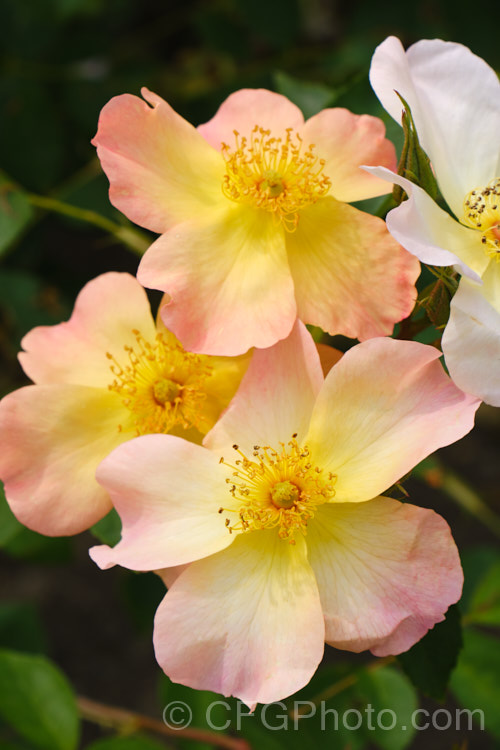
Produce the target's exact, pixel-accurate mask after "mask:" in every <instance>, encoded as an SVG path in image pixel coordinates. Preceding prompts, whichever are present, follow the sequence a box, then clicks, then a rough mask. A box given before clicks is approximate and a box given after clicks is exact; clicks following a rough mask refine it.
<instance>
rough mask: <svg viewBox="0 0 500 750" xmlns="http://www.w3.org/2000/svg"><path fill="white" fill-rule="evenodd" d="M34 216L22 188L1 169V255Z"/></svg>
mask: <svg viewBox="0 0 500 750" xmlns="http://www.w3.org/2000/svg"><path fill="white" fill-rule="evenodd" d="M32 217H33V209H32V207H31V205H30V203H29V201H28V199H27V198H26V196H25V194H24V193H23V191H22V190H20V189H19V188H17V187H16V185H15V184H14V183H13V182H12V180H11V179H10V178H9V177H8V176H7V175H6V174H5V173H4V172H1V171H0V256H1V255H2V254H3V253H4V252H5V251H6V250H8V249H9V247H10V245H11V244H12V243H13V242H14V241H15V240H17V238H18V237H19V236H20V235H21V233H22V232H23V230H24V229H25V227H26V226H27V225H28V223H29V222H30V220H31V218H32Z"/></svg>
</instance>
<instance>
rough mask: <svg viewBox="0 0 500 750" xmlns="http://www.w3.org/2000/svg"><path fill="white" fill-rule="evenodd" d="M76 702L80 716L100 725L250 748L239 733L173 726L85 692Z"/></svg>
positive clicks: (227, 748)
mask: <svg viewBox="0 0 500 750" xmlns="http://www.w3.org/2000/svg"><path fill="white" fill-rule="evenodd" d="M77 705H78V710H79V712H80V716H81V717H82V718H83V719H85V720H86V721H90V722H92V723H94V724H99V725H100V726H103V727H110V728H114V729H118V730H121V731H123V732H134V731H137V730H140V729H145V730H148V731H150V732H154V733H155V734H160V735H163V736H165V737H170V738H172V737H176V738H177V739H182V740H194V741H195V742H204V743H207V744H209V745H215V746H216V747H220V748H224V750H251V746H250V745H249V743H248V742H247V741H246V740H245V739H243V738H241V737H229V736H228V735H226V734H220V733H219V732H212V731H210V730H209V729H197V728H196V727H182V728H179V729H173V728H172V727H169V726H167V725H166V724H164V723H163V722H162V721H159V720H158V719H153V718H152V717H151V716H144V715H143V714H137V713H135V712H133V711H128V710H127V709H125V708H120V707H118V706H108V705H107V704H105V703H98V702H97V701H94V700H91V699H90V698H85V697H84V696H79V697H78V698H77Z"/></svg>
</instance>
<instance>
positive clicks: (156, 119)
mask: <svg viewBox="0 0 500 750" xmlns="http://www.w3.org/2000/svg"><path fill="white" fill-rule="evenodd" d="M142 95H143V97H144V99H146V102H148V103H146V102H144V101H143V100H142V99H139V98H138V97H136V96H131V95H130V94H123V95H122V96H116V97H114V98H113V99H111V101H109V102H108V103H107V104H106V106H105V107H104V108H103V110H102V112H101V115H100V117H99V128H98V131H97V135H96V136H95V138H94V140H93V141H92V143H93V144H94V145H95V146H96V147H97V154H98V156H99V159H100V160H101V164H102V168H103V169H104V171H105V173H106V175H107V176H108V179H109V182H110V191H109V198H110V201H111V203H112V204H113V205H114V206H116V208H118V209H119V210H120V211H122V212H123V213H124V214H125V215H126V216H128V218H129V219H131V220H132V221H135V222H136V223H137V224H140V225H141V226H144V227H146V228H147V229H151V230H152V231H153V232H164V231H166V230H167V229H168V228H169V227H171V226H174V225H175V224H178V223H179V222H181V221H185V220H186V219H188V218H189V217H190V216H196V215H197V214H198V213H199V212H200V211H205V212H206V211H210V210H211V209H212V208H213V207H214V206H215V205H217V203H219V202H220V201H222V200H223V196H222V191H221V183H222V177H223V175H224V171H225V165H224V160H223V159H222V158H221V156H220V155H219V154H217V153H216V152H215V151H214V150H213V149H212V148H210V147H209V146H208V145H207V143H206V141H205V140H204V139H203V138H202V137H201V136H200V135H199V133H197V132H196V129H195V128H194V127H193V126H192V125H190V124H189V123H188V122H186V120H184V119H183V118H182V117H181V116H180V115H178V114H177V113H176V112H174V110H173V109H172V108H171V107H170V106H169V105H168V104H167V103H166V102H165V101H163V99H161V98H160V97H159V96H157V95H156V94H153V93H152V92H151V91H148V90H147V89H142ZM149 105H151V106H149Z"/></svg>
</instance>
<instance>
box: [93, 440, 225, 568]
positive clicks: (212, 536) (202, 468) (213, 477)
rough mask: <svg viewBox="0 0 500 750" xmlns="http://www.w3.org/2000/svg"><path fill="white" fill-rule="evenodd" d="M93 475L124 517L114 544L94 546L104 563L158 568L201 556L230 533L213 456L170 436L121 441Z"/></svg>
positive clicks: (220, 478) (220, 476)
mask: <svg viewBox="0 0 500 750" xmlns="http://www.w3.org/2000/svg"><path fill="white" fill-rule="evenodd" d="M97 479H98V481H99V482H100V484H101V485H102V486H103V487H104V488H105V489H106V490H107V491H108V492H109V495H110V497H111V499H112V501H113V505H114V506H115V508H116V510H117V511H118V513H119V515H120V518H121V521H122V538H121V541H120V542H119V543H118V544H117V545H116V547H113V548H110V547H106V546H101V547H93V548H92V549H91V551H90V555H91V557H92V559H93V560H94V562H96V563H97V564H98V565H99V566H100V567H101V568H110V567H112V566H113V565H122V566H123V567H125V568H131V569H132V570H158V569H160V568H169V567H172V566H175V565H183V564H184V563H188V562H191V561H192V560H198V559H200V558H202V557H205V556H206V555H211V554H213V553H214V552H218V551H219V550H221V549H224V548H225V547H227V546H228V545H229V544H231V542H232V541H233V539H234V537H233V536H231V534H229V532H228V530H227V529H226V527H225V526H224V518H223V517H222V516H221V515H220V513H218V509H219V507H220V506H221V504H224V502H225V501H226V498H227V496H228V490H227V484H226V483H225V473H224V471H223V469H222V467H220V466H219V460H218V456H214V455H213V454H212V453H211V452H210V451H207V450H206V449H205V448H201V447H200V446H199V445H194V444H193V443H188V442H187V440H182V439H181V438H178V437H174V436H172V435H145V436H143V437H139V438H136V439H135V440H130V441H129V442H127V443H124V444H123V445H121V446H120V447H119V448H118V449H117V450H115V451H113V453H112V454H111V455H110V456H108V457H107V458H106V459H105V460H104V461H103V462H102V463H101V465H100V466H99V469H98V471H97Z"/></svg>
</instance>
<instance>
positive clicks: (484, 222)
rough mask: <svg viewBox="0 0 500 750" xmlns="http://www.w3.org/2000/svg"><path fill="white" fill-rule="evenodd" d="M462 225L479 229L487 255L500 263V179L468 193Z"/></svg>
mask: <svg viewBox="0 0 500 750" xmlns="http://www.w3.org/2000/svg"><path fill="white" fill-rule="evenodd" d="M462 223H463V224H465V225H466V226H469V227H472V228H473V229H479V231H480V232H481V242H482V243H483V245H484V250H485V252H486V255H489V257H490V258H495V260H497V261H500V177H497V178H496V179H494V180H492V181H491V182H489V183H488V185H486V187H485V188H476V189H475V190H471V192H470V193H467V195H466V196H465V200H464V217H463V220H462Z"/></svg>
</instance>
